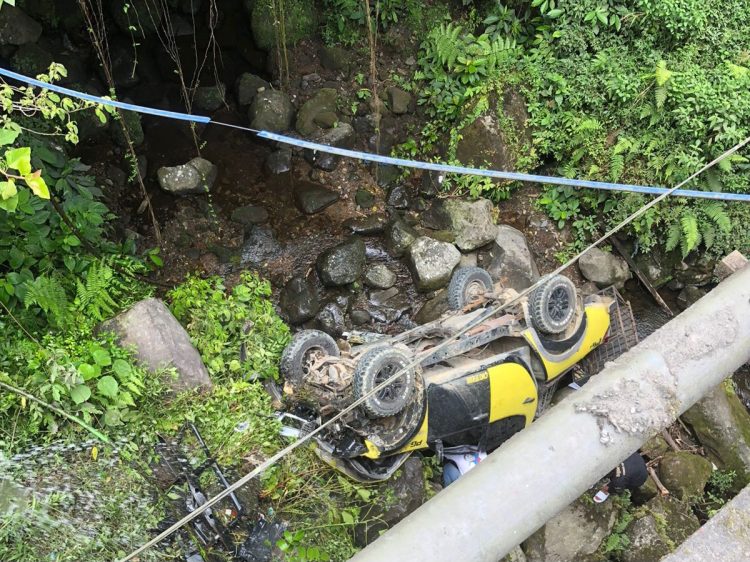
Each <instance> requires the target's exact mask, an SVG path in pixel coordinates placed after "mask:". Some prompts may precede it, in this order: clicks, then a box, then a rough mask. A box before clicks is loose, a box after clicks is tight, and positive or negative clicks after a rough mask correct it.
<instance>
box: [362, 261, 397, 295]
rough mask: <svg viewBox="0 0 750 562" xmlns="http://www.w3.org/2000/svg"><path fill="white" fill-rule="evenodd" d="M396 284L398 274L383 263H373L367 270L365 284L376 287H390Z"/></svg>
mask: <svg viewBox="0 0 750 562" xmlns="http://www.w3.org/2000/svg"><path fill="white" fill-rule="evenodd" d="M395 284H396V274H395V273H393V272H392V271H391V270H390V269H388V266H386V265H383V264H382V263H376V264H374V265H371V266H370V267H368V268H367V271H365V285H367V286H368V287H372V288H374V289H390V288H391V287H393V285H395Z"/></svg>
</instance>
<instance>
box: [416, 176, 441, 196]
mask: <svg viewBox="0 0 750 562" xmlns="http://www.w3.org/2000/svg"><path fill="white" fill-rule="evenodd" d="M443 178H444V175H443V173H442V172H437V171H434V170H426V171H425V172H424V173H423V174H422V182H421V183H420V184H419V194H420V195H422V196H423V197H426V198H428V199H430V198H432V197H435V196H436V195H437V194H438V193H440V187H441V185H442V184H443Z"/></svg>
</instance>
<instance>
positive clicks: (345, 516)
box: [341, 511, 354, 525]
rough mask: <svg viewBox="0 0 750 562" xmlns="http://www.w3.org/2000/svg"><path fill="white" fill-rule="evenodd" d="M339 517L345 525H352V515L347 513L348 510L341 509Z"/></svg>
mask: <svg viewBox="0 0 750 562" xmlns="http://www.w3.org/2000/svg"><path fill="white" fill-rule="evenodd" d="M341 519H342V520H343V521H344V523H346V524H347V525H354V516H353V515H352V514H351V513H349V512H348V511H342V512H341Z"/></svg>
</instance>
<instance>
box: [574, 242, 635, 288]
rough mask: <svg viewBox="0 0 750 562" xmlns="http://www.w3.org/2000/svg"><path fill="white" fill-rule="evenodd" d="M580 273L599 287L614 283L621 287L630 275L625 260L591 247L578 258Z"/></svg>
mask: <svg viewBox="0 0 750 562" xmlns="http://www.w3.org/2000/svg"><path fill="white" fill-rule="evenodd" d="M578 267H579V268H580V270H581V274H582V275H583V276H584V277H585V278H586V279H588V280H589V281H593V282H594V283H596V284H597V285H598V286H599V288H604V287H609V286H610V285H614V286H615V287H617V288H618V289H621V288H622V287H623V286H624V285H625V281H627V280H628V279H630V278H631V277H632V275H631V273H630V269H629V268H628V264H627V263H625V260H624V259H622V258H620V257H617V256H615V255H613V254H611V253H610V252H605V251H603V250H600V249H599V248H592V249H591V250H589V251H588V252H586V253H585V254H584V255H583V256H581V259H580V260H578Z"/></svg>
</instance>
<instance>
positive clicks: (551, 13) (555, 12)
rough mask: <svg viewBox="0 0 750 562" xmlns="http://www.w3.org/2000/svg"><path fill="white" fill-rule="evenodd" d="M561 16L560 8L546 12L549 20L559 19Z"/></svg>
mask: <svg viewBox="0 0 750 562" xmlns="http://www.w3.org/2000/svg"><path fill="white" fill-rule="evenodd" d="M562 14H563V11H562V10H561V9H560V8H555V9H554V10H550V11H549V12H547V17H548V18H550V19H555V18H559V17H560V16H561V15H562Z"/></svg>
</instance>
